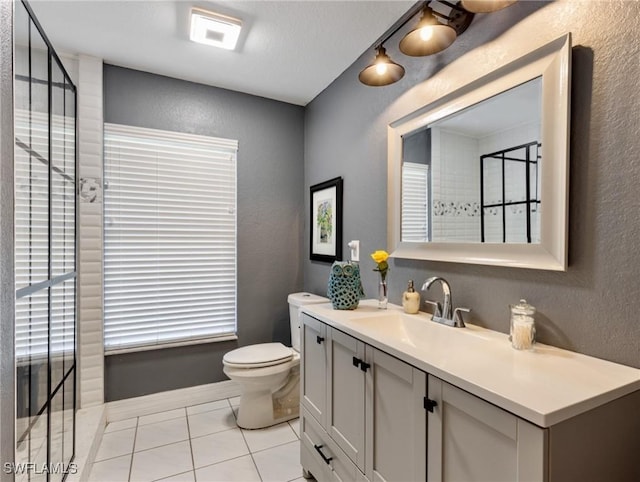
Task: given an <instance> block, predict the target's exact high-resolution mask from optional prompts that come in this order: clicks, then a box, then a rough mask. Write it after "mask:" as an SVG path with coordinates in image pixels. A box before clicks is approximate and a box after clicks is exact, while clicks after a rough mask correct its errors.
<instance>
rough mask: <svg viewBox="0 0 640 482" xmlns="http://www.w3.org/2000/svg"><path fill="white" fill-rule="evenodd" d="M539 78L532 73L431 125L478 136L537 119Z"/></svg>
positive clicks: (540, 79) (539, 116) (539, 89)
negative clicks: (508, 87) (491, 95)
mask: <svg viewBox="0 0 640 482" xmlns="http://www.w3.org/2000/svg"><path fill="white" fill-rule="evenodd" d="M541 105H542V78H541V77H536V78H535V79H533V80H530V81H529V82H525V83H524V84H520V85H519V86H517V87H514V88H512V89H509V90H507V91H504V92H502V93H500V94H499V95H496V96H494V97H490V98H488V99H486V100H484V101H482V102H480V103H478V104H475V105H473V106H471V107H468V108H466V109H464V110H462V111H460V112H457V113H455V114H452V115H451V116H449V117H445V118H444V119H442V120H439V121H437V122H435V123H434V124H432V125H437V126H439V127H444V128H447V129H449V130H451V131H454V132H457V133H459V134H463V135H466V136H469V137H475V138H477V139H480V138H482V137H486V136H490V135H495V133H496V132H500V131H503V130H505V129H508V128H510V127H515V126H518V125H521V124H525V123H528V122H533V121H536V120H537V122H538V123H539V122H540V118H541V115H542V114H541V112H540V106H541Z"/></svg>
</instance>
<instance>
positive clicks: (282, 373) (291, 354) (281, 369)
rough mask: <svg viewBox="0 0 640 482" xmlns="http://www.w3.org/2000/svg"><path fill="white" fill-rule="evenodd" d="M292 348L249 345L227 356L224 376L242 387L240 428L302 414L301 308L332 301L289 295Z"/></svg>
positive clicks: (265, 425) (280, 344)
mask: <svg viewBox="0 0 640 482" xmlns="http://www.w3.org/2000/svg"><path fill="white" fill-rule="evenodd" d="M288 301H289V307H290V309H289V316H290V321H291V344H292V348H290V347H287V346H284V345H283V344H282V343H260V344H257V345H248V346H243V347H241V348H237V349H235V350H232V351H230V352H229V353H227V354H226V355H225V356H224V358H223V359H222V363H223V365H224V367H223V370H224V373H225V374H226V375H227V376H228V377H229V378H230V379H231V380H234V381H236V382H238V383H239V384H240V385H241V387H242V394H241V396H240V407H239V408H238V418H237V424H238V426H239V427H241V428H248V429H257V428H264V427H269V426H271V425H275V424H278V423H281V422H284V421H287V420H291V419H293V418H297V417H298V416H299V413H300V353H299V350H300V320H299V308H300V306H302V305H305V304H311V303H326V302H328V301H329V300H328V299H327V298H323V297H321V296H316V295H312V294H309V293H293V294H291V295H289V298H288Z"/></svg>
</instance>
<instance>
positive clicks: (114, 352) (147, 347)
mask: <svg viewBox="0 0 640 482" xmlns="http://www.w3.org/2000/svg"><path fill="white" fill-rule="evenodd" d="M237 339H238V335H236V334H229V335H221V336H211V337H207V338H196V339H192V340H180V341H171V342H167V343H159V344H150V345H142V346H132V347H126V348H111V349H108V350H105V352H104V355H105V356H111V355H122V354H125V353H136V352H140V351H150V350H162V349H164V348H176V347H179V346H192V345H202V344H205V343H218V342H222V341H234V340H237Z"/></svg>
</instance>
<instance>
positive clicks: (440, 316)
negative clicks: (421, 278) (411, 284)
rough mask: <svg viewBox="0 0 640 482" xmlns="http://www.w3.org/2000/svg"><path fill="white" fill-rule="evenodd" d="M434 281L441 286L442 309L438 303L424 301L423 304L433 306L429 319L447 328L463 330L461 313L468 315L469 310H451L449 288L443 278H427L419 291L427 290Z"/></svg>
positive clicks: (451, 302)
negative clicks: (442, 296) (452, 327)
mask: <svg viewBox="0 0 640 482" xmlns="http://www.w3.org/2000/svg"><path fill="white" fill-rule="evenodd" d="M436 281H439V282H440V285H441V286H442V293H443V295H444V299H443V300H442V307H441V306H440V303H438V302H436V301H430V300H426V301H425V303H426V304H429V305H433V306H434V311H433V316H432V317H431V319H432V320H433V321H435V322H438V323H442V324H444V325H448V326H455V327H458V328H464V326H465V325H464V320H463V318H462V313H463V312H464V313H469V312H470V311H471V310H470V309H469V308H456V309H455V310H454V309H453V301H452V299H451V287H450V286H449V283H447V280H445V279H444V278H440V277H439V276H434V277H432V278H429V279H428V280H427V281H425V282H424V284H423V285H422V290H421V291H426V290H428V289H429V288H430V287H431V285H432V284H433V283H435V282H436Z"/></svg>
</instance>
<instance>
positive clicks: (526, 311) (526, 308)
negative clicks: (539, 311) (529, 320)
mask: <svg viewBox="0 0 640 482" xmlns="http://www.w3.org/2000/svg"><path fill="white" fill-rule="evenodd" d="M511 312H512V313H514V314H516V315H534V314H535V312H536V307H535V306H532V305H530V304H529V303H527V300H525V299H522V300H520V301H519V302H518V304H517V305H511Z"/></svg>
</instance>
